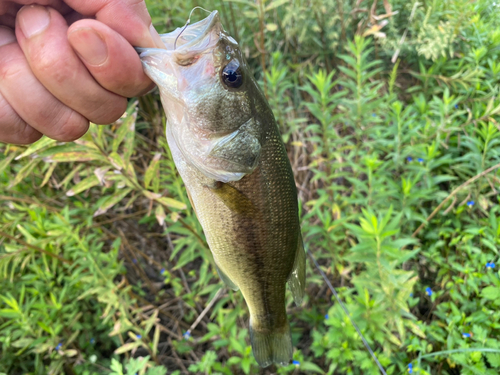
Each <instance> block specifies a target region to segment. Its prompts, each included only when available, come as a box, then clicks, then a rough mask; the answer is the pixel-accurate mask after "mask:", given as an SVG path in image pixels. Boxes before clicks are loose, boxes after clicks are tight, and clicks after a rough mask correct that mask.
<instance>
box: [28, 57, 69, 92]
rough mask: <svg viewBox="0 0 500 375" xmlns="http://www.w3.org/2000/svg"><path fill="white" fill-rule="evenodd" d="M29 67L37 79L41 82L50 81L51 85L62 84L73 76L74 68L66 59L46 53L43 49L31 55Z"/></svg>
mask: <svg viewBox="0 0 500 375" xmlns="http://www.w3.org/2000/svg"><path fill="white" fill-rule="evenodd" d="M30 65H31V66H32V69H33V71H34V72H35V75H36V76H37V78H38V79H39V80H40V81H42V82H43V81H47V80H49V79H50V81H51V82H53V84H62V83H63V82H64V81H66V80H68V79H71V78H72V77H73V76H74V74H75V68H74V66H73V64H71V63H70V61H69V60H68V59H65V58H64V57H62V56H60V55H57V54H51V53H47V51H45V50H43V49H41V50H40V51H38V52H37V53H34V54H33V57H32V59H31V61H30Z"/></svg>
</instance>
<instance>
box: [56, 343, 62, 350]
mask: <svg viewBox="0 0 500 375" xmlns="http://www.w3.org/2000/svg"><path fill="white" fill-rule="evenodd" d="M61 347H62V343H61V342H60V343H59V344H57V346H56V350H59V349H61Z"/></svg>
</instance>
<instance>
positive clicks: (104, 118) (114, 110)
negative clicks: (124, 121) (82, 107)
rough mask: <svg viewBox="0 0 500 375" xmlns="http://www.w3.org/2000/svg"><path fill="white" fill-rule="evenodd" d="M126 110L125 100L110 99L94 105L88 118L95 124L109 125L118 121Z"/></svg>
mask: <svg viewBox="0 0 500 375" xmlns="http://www.w3.org/2000/svg"><path fill="white" fill-rule="evenodd" d="M126 109H127V99H125V98H121V97H120V98H118V97H112V98H109V99H107V100H104V101H102V102H100V103H96V105H95V106H94V110H93V111H92V112H91V113H90V114H89V116H88V118H89V120H90V121H92V122H93V123H95V124H101V125H104V124H110V123H112V122H114V121H116V120H118V119H119V118H120V117H121V115H123V112H125V110H126Z"/></svg>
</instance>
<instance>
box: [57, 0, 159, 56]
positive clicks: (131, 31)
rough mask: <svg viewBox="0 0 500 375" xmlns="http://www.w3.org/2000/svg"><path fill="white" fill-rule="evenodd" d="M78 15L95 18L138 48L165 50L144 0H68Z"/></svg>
mask: <svg viewBox="0 0 500 375" xmlns="http://www.w3.org/2000/svg"><path fill="white" fill-rule="evenodd" d="M66 3H67V4H68V5H69V6H70V7H71V8H73V9H74V10H76V11H77V12H78V13H80V14H83V15H84V16H88V17H95V18H96V19H97V20H98V21H100V22H102V23H104V24H105V25H107V26H109V27H110V28H112V29H113V30H115V31H116V32H118V33H119V34H120V35H122V36H123V37H124V38H125V39H126V40H127V41H128V42H129V43H130V44H132V45H133V46H136V47H146V48H148V47H153V48H154V47H156V48H165V45H164V44H163V43H162V41H161V39H160V36H159V35H158V33H157V32H156V30H155V29H154V27H153V25H152V23H151V16H150V15H149V12H148V10H147V8H146V3H145V2H144V1H143V0H87V1H81V0H66Z"/></svg>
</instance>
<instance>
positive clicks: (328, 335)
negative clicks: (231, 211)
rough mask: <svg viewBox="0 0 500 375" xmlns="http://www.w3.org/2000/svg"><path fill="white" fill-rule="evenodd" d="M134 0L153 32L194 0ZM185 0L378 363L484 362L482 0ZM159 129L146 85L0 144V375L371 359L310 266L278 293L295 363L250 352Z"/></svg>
mask: <svg viewBox="0 0 500 375" xmlns="http://www.w3.org/2000/svg"><path fill="white" fill-rule="evenodd" d="M147 3H148V7H149V9H150V12H151V14H152V16H153V21H154V23H155V25H156V26H157V28H158V29H159V30H160V31H167V30H171V29H173V28H174V27H177V26H181V25H183V24H184V23H185V21H186V18H187V16H188V14H189V12H190V10H191V9H192V8H193V7H194V6H196V5H198V4H197V3H194V2H192V1H182V2H181V1H178V0H172V1H168V2H167V1H160V0H150V1H148V2H147ZM204 7H205V8H207V9H219V11H220V12H221V17H222V20H223V24H224V26H225V28H226V29H227V30H228V32H229V33H230V34H231V35H233V36H234V37H235V38H237V39H238V41H239V42H240V44H241V45H242V48H243V51H245V54H246V56H247V59H248V60H249V63H250V64H251V66H252V67H253V69H254V71H255V74H256V77H257V78H258V81H259V84H261V85H262V87H263V88H265V90H266V93H267V96H268V98H269V102H270V104H271V106H272V108H273V110H274V113H275V115H276V118H277V121H278V124H279V126H280V130H281V132H282V134H283V139H284V141H285V143H286V146H287V150H288V154H289V158H290V160H291V163H292V168H293V171H294V175H295V178H296V183H297V187H298V192H299V200H300V212H301V220H302V230H303V235H304V239H305V242H306V243H307V247H308V249H309V251H310V252H311V253H312V254H313V255H314V257H315V258H316V259H317V260H318V263H319V264H320V267H321V269H322V270H323V271H324V272H325V274H326V275H327V277H328V279H329V280H330V281H331V282H332V284H333V285H334V286H335V288H336V290H337V291H338V293H339V296H340V298H341V299H342V300H343V301H345V303H346V307H347V309H348V311H349V312H350V315H351V316H352V319H353V320H354V321H355V322H356V324H357V325H358V326H359V329H360V330H361V332H362V333H363V335H364V336H365V337H366V340H367V341H368V343H369V344H370V346H371V347H372V348H373V350H374V352H375V354H376V355H377V357H378V359H379V360H380V362H381V364H382V365H383V366H384V368H385V370H386V372H387V374H402V373H409V372H411V373H412V374H421V375H424V374H439V375H445V374H446V375H457V374H463V375H469V374H481V375H489V374H491V375H494V374H497V373H498V371H499V369H500V340H498V337H499V334H500V324H499V323H498V322H499V321H500V312H499V305H500V302H499V301H500V280H499V271H498V269H499V251H498V249H499V248H500V246H499V245H500V209H499V205H498V203H499V200H498V189H499V188H498V187H499V181H500V180H499V178H500V176H499V172H498V168H499V167H500V152H499V147H498V145H499V142H500V130H499V129H500V126H499V114H500V101H499V99H498V87H499V82H500V63H498V61H500V59H499V51H500V32H499V31H498V30H499V28H498V26H499V25H498V22H499V21H498V20H499V19H500V17H499V8H498V6H497V5H496V3H495V2H493V1H487V0H480V1H476V2H464V1H461V0H434V1H425V2H422V3H416V2H404V1H400V0H394V1H392V2H390V3H389V2H373V1H371V0H370V1H368V2H361V3H360V5H359V8H355V3H353V2H351V1H343V0H335V1H333V0H314V1H305V0H301V1H298V0H274V1H259V2H256V3H253V2H248V1H217V2H208V3H206V4H204ZM202 16H204V14H203V12H200V13H199V14H198V13H197V12H194V13H193V17H192V20H193V22H194V21H195V19H196V17H198V18H201V17H202ZM403 35H405V38H404V40H403V42H401V41H402V36H403ZM396 52H397V58H396V59H395V60H394V63H393V62H392V61H391V59H392V58H393V57H394V56H395V54H396ZM164 125H165V116H164V114H163V112H162V110H161V105H160V103H159V97H158V95H157V93H153V94H150V95H148V96H145V97H142V98H139V99H131V100H130V102H129V107H128V110H127V112H126V114H125V115H124V117H123V118H122V119H120V120H119V121H117V122H116V123H115V124H112V125H111V126H105V127H97V126H94V125H93V126H91V129H90V130H89V132H88V133H87V134H86V135H85V136H84V137H83V138H82V139H81V140H79V141H77V142H75V143H69V144H61V143H57V142H55V141H52V140H50V139H47V138H43V139H42V140H40V141H39V142H37V143H35V144H34V145H32V146H30V147H18V146H13V145H0V187H1V188H0V192H1V193H0V332H1V333H0V345H1V347H0V348H1V349H0V356H1V358H2V361H1V362H0V374H1V373H5V374H15V373H29V374H45V373H53V374H62V373H64V374H135V373H140V374H146V373H147V374H148V375H154V374H165V373H167V372H168V373H169V374H170V373H174V374H175V373H177V374H187V373H206V374H240V373H245V374H257V373H271V371H274V372H277V373H279V374H286V373H321V374H323V373H324V374H353V375H355V374H374V375H375V374H378V373H379V369H378V368H377V365H376V364H375V363H374V362H373V360H372V359H371V357H370V354H369V353H368V352H367V350H366V349H365V347H364V345H363V342H362V340H361V338H360V336H359V335H358V333H357V332H356V330H355V328H354V327H353V326H352V325H351V323H350V321H349V319H348V317H347V316H346V314H345V312H344V311H343V309H342V308H341V306H340V305H339V304H338V303H335V302H334V300H333V299H332V295H331V292H330V289H329V288H328V286H327V285H326V283H325V281H324V280H323V278H322V277H321V275H320V274H319V273H318V271H317V270H316V269H314V266H313V264H312V263H311V262H308V266H307V267H308V270H307V280H308V283H307V291H306V292H307V293H306V294H307V297H306V298H305V301H304V304H303V305H302V306H300V307H295V306H294V305H293V304H292V303H291V296H288V297H287V298H288V301H289V304H288V314H289V319H290V321H291V325H292V337H293V342H294V347H295V351H294V360H295V361H296V362H295V364H290V365H289V366H286V367H279V368H276V369H274V370H273V369H268V370H260V369H259V368H258V366H257V364H256V362H255V360H254V358H253V356H252V354H251V348H250V345H249V339H248V331H247V321H248V312H247V309H246V306H245V304H244V301H243V299H242V297H241V295H240V293H238V292H232V291H228V290H227V289H223V290H222V291H221V287H222V284H221V283H220V281H219V279H218V276H217V274H216V271H215V269H214V267H213V260H212V257H211V254H210V252H209V250H208V247H207V245H206V242H205V239H204V235H203V232H202V230H201V227H200V225H199V223H198V221H197V219H196V217H195V215H194V213H193V210H192V208H191V206H190V203H189V199H188V198H187V196H186V192H185V189H184V186H183V183H182V180H181V179H180V177H179V175H178V173H177V171H176V169H175V166H174V164H173V161H172V159H171V155H170V153H169V150H168V146H167V144H166V140H165V136H164ZM210 303H212V304H213V305H212V306H211V308H210V309H208V310H206V309H205V307H206V306H207V305H209V304H210ZM188 330H189V335H186V334H185V333H186V332H187V331H188Z"/></svg>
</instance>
